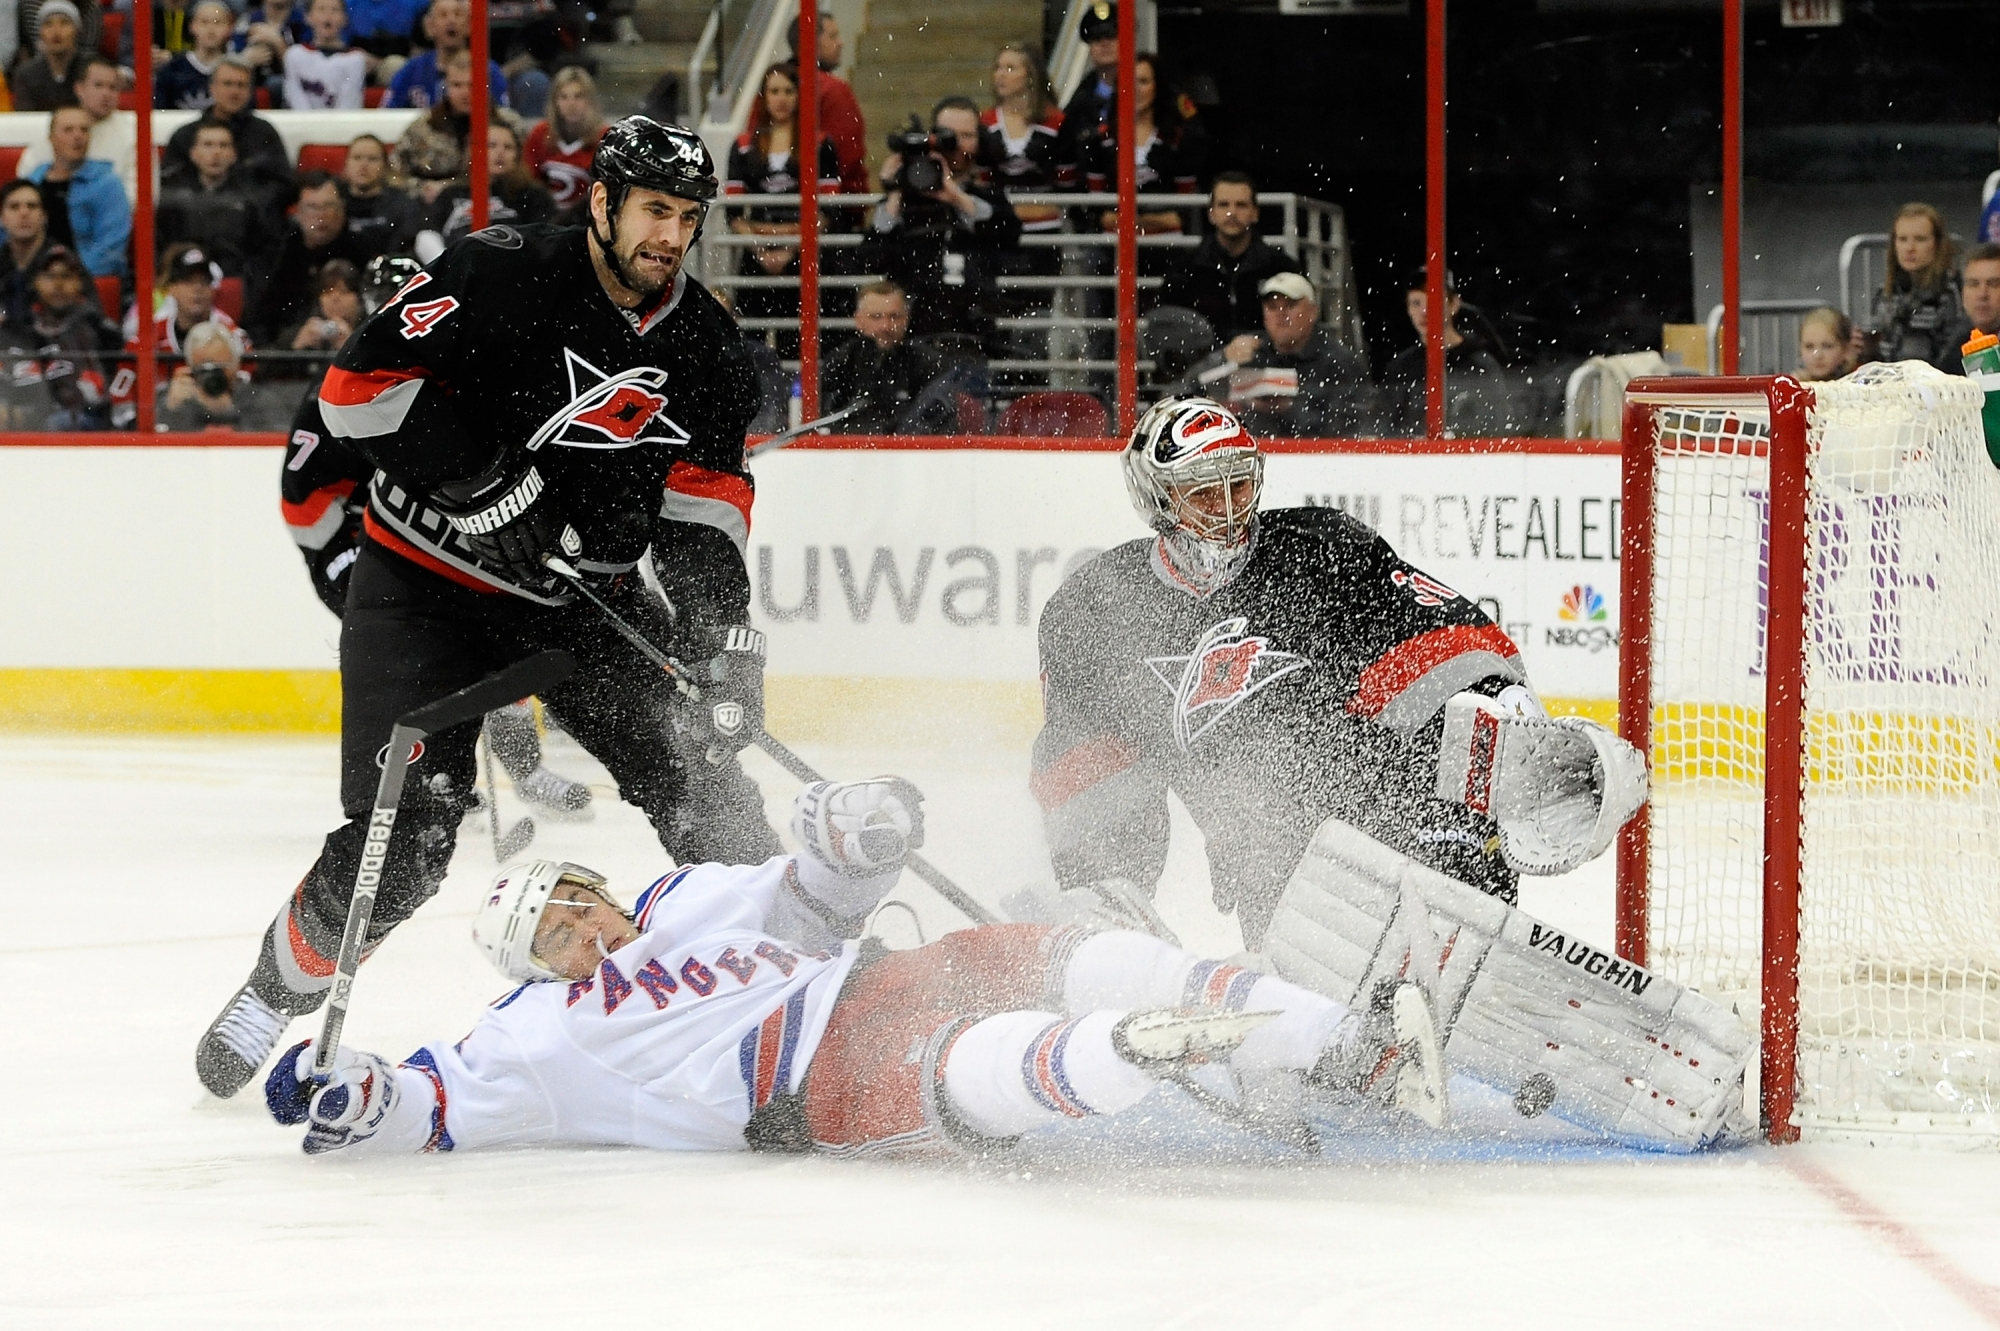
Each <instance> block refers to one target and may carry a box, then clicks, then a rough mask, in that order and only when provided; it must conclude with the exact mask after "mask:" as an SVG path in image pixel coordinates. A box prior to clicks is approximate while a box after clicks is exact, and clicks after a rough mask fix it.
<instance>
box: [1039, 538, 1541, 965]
mask: <svg viewBox="0 0 2000 1331" xmlns="http://www.w3.org/2000/svg"><path fill="white" fill-rule="evenodd" d="M1255 541H1256V544H1255V547H1254V549H1253V551H1252V554H1251V556H1250V559H1249V562H1248V564H1247V565H1246V566H1245V567H1244V568H1243V570H1242V571H1241V572H1240V573H1239V574H1238V575H1237V576H1236V578H1235V579H1234V580H1233V581H1231V582H1230V583H1228V584H1227V585H1226V586H1224V587H1222V588H1220V589H1219V590H1217V591H1214V592H1212V593H1210V594H1208V595H1199V594H1197V593H1195V592H1194V591H1193V590H1192V589H1190V588H1188V587H1186V585H1185V584H1183V583H1182V582H1181V581H1180V580H1179V579H1178V578H1177V577H1175V575H1174V573H1173V570H1172V569H1171V567H1169V566H1168V565H1167V564H1166V563H1165V561H1164V559H1163V557H1162V555H1161V552H1160V549H1159V540H1158V538H1151V539H1147V540H1140V541H1131V542H1128V543H1126V544H1124V545H1121V546H1119V547H1117V548H1116V549H1113V550H1109V551H1106V552H1105V553H1104V554H1102V555H1100V556H1098V557H1097V558H1096V559H1094V560H1092V561H1091V562H1090V563H1088V564H1086V565H1084V566H1083V567H1082V568H1080V569H1078V570H1077V571H1076V572H1075V573H1074V574H1073V575H1072V576H1071V577H1070V578H1069V580H1068V581H1066V582H1065V583H1063V585H1062V586H1061V587H1060V588H1058V589H1057V591H1056V594H1055V595H1054V596H1053V597H1052V598H1051V599H1050V601H1049V603H1048V605H1047V607H1046V608H1045V609H1044V610H1043V612H1042V619H1041V660H1042V680H1043V708H1044V718H1045V719H1044V723H1043V726H1042V731H1041V734H1040V736H1039V737H1038V738H1037V739H1036V741H1035V751H1034V775H1033V780H1032V789H1033V792H1034V795H1035V797H1036V799H1037V801H1038V802H1039V803H1040V805H1041V807H1042V811H1043V817H1044V821H1045V824H1046V828H1047V833H1048V842H1049V849H1050V852H1051V855H1052V857H1053V859H1054V861H1055V870H1056V877H1057V880H1058V881H1059V883H1060V884H1061V885H1062V886H1063V887H1065V888H1071V887H1080V886H1083V885H1086V884H1088V883H1090V882H1093V881H1096V880H1098V879H1102V878H1112V877H1122V878H1129V879H1132V880H1134V881H1135V882H1138V883H1140V884H1142V885H1145V886H1148V887H1150V885H1152V884H1153V883H1155V882H1156V881H1157V880H1158V878H1159V876H1160V873H1161V870H1162V869H1163V868H1164V866H1165V863H1166V854H1167V839H1168V834H1167V792H1168V791H1170V790H1171V791H1172V792H1173V793H1174V794H1175V795H1177V796H1179V797H1180V799H1181V802H1182V803H1183V804H1184V805H1186V807H1187V809H1188V812H1189V813H1190V814H1192V815H1193V817H1194V820H1195V822H1196V823H1197V824H1199V826H1200V827H1201V830H1202V832H1203V833H1204V835H1205V836H1206V837H1207V840H1208V861H1209V869H1210V876H1211V879H1212V881H1213V883H1214V888H1215V899H1216V905H1217V907H1218V908H1219V909H1221V910H1224V911H1230V910H1234V911H1235V912H1237V915H1238V918H1239V922H1240V923H1241V925H1242V928H1243V935H1244V941H1245V943H1246V944H1247V945H1249V946H1251V947H1256V946H1258V945H1259V943H1260V942H1261V941H1262V938H1263V935H1264V930H1265V928H1266V926H1267V925H1268V924H1269V923H1270V919H1271V913H1272V911H1273V909H1274V908H1275V906H1276V904H1277V899H1278V896H1279V894H1280V893H1281V892H1282V891H1283V889H1284V885H1285V882H1286V880H1287V878H1289V877H1290V875H1291V871H1292V868H1293V866H1294V865H1295V864H1296V863H1297V861H1298V858H1299V855H1300V854H1301V853H1302V852H1303V850H1304V849H1305V845H1306V843H1307V841H1308V840H1309V839H1310V838H1311V836H1312V833H1313V830H1314V829H1315V828H1317V827H1318V826H1319V824H1320V823H1321V822H1323V821H1324V820H1325V819H1327V818H1328V817H1330V816H1334V815H1338V816H1339V817H1341V818H1342V819H1345V820H1346V821H1348V822H1350V823H1353V824H1354V825H1355V826H1357V827H1359V828H1361V829H1362V830H1364V831H1366V832H1367V833H1368V834H1369V835H1371V836H1373V837H1375V838H1376V839H1377V840H1380V841H1382V842H1384V843H1385V844H1387V845H1389V846H1392V847H1394V848H1395V849H1397V850H1399V851H1401V852H1402V853H1404V854H1405V855H1408V856H1410V857H1412V858H1414V859H1417V860H1420V861H1422V862H1423V863H1425V864H1428V865H1430V866H1431V867H1433V868H1435V869H1438V870H1439V871H1441V872H1443V873H1447V874H1449V875H1451V876H1452V877H1453V878H1456V879H1458V880H1460V881H1461V882H1466V883H1470V884H1472V885H1474V886H1476V887H1479V888H1482V889H1483V890H1485V891H1488V892H1491V893H1493V894H1495V895H1497V896H1500V897H1501V898H1503V899H1504V900H1506V901H1508V902H1510V903H1511V902H1512V901H1513V899H1514V895H1515V893H1514V886H1515V877H1514V874H1513V871H1512V870H1511V869H1509V868H1508V867H1507V865H1506V863H1505V862H1504V861H1503V860H1502V859H1501V858H1500V854H1499V842H1498V838H1497V829H1496V828H1495V827H1494V825H1493V823H1492V822H1491V820H1489V819H1487V818H1485V817H1483V816H1481V815H1478V814H1475V813H1473V812H1471V811H1470V810H1468V809H1466V808H1464V807H1463V806H1461V805H1458V804H1455V803H1450V802H1447V801H1443V800H1439V799H1437V798H1436V797H1435V795H1434V794H1433V784H1434V782H1435V779H1436V772H1437V752H1438V743H1439V737H1440V734H1441V731H1442V729H1443V707H1444V703H1445V700H1446V699H1448V698H1450V697H1451V696H1452V695H1453V694H1455V693H1458V692H1461V691H1464V690H1467V689H1471V690H1476V691H1478V692H1482V693H1487V694H1491V695H1498V694H1499V693H1500V692H1501V691H1503V690H1505V689H1506V688H1508V687H1510V686H1515V685H1525V684H1526V681H1527V677H1526V674H1525V672H1524V671H1523V670H1522V666H1521V659H1520V654H1519V652H1518V650H1517V649H1516V648H1515V646H1514V644H1513V642H1512V641H1511V640H1510V639H1509V638H1508V637H1507V635H1506V634H1505V633H1504V632H1502V631H1501V629H1500V628H1499V626H1498V625H1496V624H1494V623H1493V622H1492V621H1491V620H1490V619H1488V618H1487V617H1486V616H1485V614H1484V613H1482V612H1481V611H1480V610H1479V608H1478V607H1477V606H1475V605H1473V604H1472V602H1470V601H1468V600H1466V599H1465V598H1464V597H1462V596H1460V595H1459V594H1458V593H1457V592H1455V591H1453V590H1452V589H1451V588H1450V587H1447V586H1445V585H1444V584H1443V583H1440V582H1438V581H1437V580H1436V579H1433V578H1431V577H1428V576H1426V575H1425V574H1423V573H1422V572H1420V571H1418V570H1417V569H1415V568H1412V567H1411V566H1410V565H1409V564H1407V563H1405V562H1404V561H1403V560H1402V559H1400V558H1399V557H1397V555H1396V553H1395V551H1394V550H1392V549H1390V547H1389V545H1388V543H1387V542H1385V541H1383V540H1382V539H1381V538H1380V537H1378V536H1376V535H1375V534H1374V533H1373V532H1372V531H1370V530H1369V529H1368V528H1367V527H1365V526H1363V525H1362V524H1361V523H1359V522H1357V521H1355V520H1354V519H1352V518H1349V517H1347V516H1346V515H1344V514H1342V513H1339V512H1338V511H1336V510H1332V509H1318V508H1297V509H1277V510H1272V511H1268V512H1265V513H1263V514H1262V515H1260V516H1259V518H1258V523H1257V531H1256V536H1255Z"/></svg>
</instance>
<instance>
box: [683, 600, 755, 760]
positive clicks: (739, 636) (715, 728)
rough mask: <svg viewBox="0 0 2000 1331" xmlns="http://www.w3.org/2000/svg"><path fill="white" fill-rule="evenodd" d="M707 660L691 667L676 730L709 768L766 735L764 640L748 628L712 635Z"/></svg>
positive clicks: (736, 626)
mask: <svg viewBox="0 0 2000 1331" xmlns="http://www.w3.org/2000/svg"><path fill="white" fill-rule="evenodd" d="M701 645H702V647H703V648H705V649H706V650H707V651H708V652H709V653H710V655H709V657H708V659H706V660H704V661H702V662H700V663H699V664H697V665H691V666H689V667H688V675H689V677H690V678H689V682H690V683H691V684H692V685H693V687H692V688H688V689H683V690H682V691H681V692H680V694H679V695H678V704H677V707H676V710H675V716H674V728H675V730H676V731H677V732H679V733H680V734H682V735H684V736H685V737H686V741H687V747H688V748H689V749H691V750H692V751H694V752H696V753H700V754H702V755H703V756H704V757H706V758H707V759H708V761H709V762H712V763H713V762H720V761H721V760H722V758H723V756H724V755H726V754H731V753H740V752H741V751H742V750H743V749H744V748H745V747H747V746H748V745H750V744H753V743H755V742H756V739H757V736H758V735H760V734H762V733H763V731H764V650H765V649H764V635H763V634H762V633H760V632H758V631H757V630H756V629H753V628H751V627H750V626H749V625H747V624H732V625H730V626H729V627H727V628H719V629H714V630H711V631H710V632H709V633H708V635H707V636H706V639H705V640H704V642H703V643H702V644H701Z"/></svg>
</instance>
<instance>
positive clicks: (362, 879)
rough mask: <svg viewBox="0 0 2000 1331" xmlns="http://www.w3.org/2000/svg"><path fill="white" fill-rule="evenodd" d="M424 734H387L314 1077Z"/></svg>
mask: <svg viewBox="0 0 2000 1331" xmlns="http://www.w3.org/2000/svg"><path fill="white" fill-rule="evenodd" d="M423 738H424V732H423V731H421V730H418V729H417V728H416V727H414V726H406V725H400V724H399V725H397V727H396V728H395V729H394V730H392V731H391V732H390V733H389V751H388V754H387V756H386V757H385V759H384V760H383V763H382V779H381V780H380V781H379V782H377V783H376V786H375V807H374V809H373V810H372V811H371V812H370V813H369V815H368V833H367V837H366V839H365V840H364V841H363V842H362V845H361V864H360V866H359V867H358V868H356V869H355V871H354V898H353V900H351V901H349V902H348V903H347V927H346V928H344V929H343V930H341V934H340V959H339V960H338V961H337V962H335V963H334V970H333V987H332V988H331V989H330V990H329V991H328V992H327V996H326V1018H325V1020H324V1021H323V1022H321V1024H320V1032H319V1043H318V1044H317V1045H316V1046H315V1047H314V1048H313V1075H314V1076H316V1077H325V1076H327V1075H328V1074H329V1073H331V1072H332V1071H333V1055H334V1051H335V1050H336V1049H338V1048H339V1046H340V1032H341V1029H342V1028H343V1027H345V1026H346V1025H347V1002H348V998H349V997H350V995H351V994H352V993H353V990H354V973H355V972H356V971H358V970H359V969H360V968H361V944H362V940H363V939H364V938H366V937H367V935H368V921H369V918H370V917H371V916H373V915H374V913H375V893H376V892H377V890H379V889H380V888H381V886H382V866H383V863H384V862H385V861H386V860H387V859H388V856H389V837H390V835H391V833H393V832H394V830H395V827H396V810H397V808H398V807H399V806H400V805H401V804H402V802H403V777H404V776H405V774H407V773H408V772H409V770H410V759H411V757H412V756H413V755H414V754H415V753H416V747H417V742H418V741H419V740H421V739H423Z"/></svg>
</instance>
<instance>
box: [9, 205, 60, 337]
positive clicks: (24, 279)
mask: <svg viewBox="0 0 2000 1331" xmlns="http://www.w3.org/2000/svg"><path fill="white" fill-rule="evenodd" d="M0 231H4V232H5V233H6V237H7V243H6V245H5V246H4V247H0V319H14V320H17V321H18V320H19V319H22V318H25V317H26V316H27V312H28V306H29V304H30V303H31V301H32V299H33V296H32V293H31V292H30V290H29V285H28V274H29V273H31V272H33V271H34V267H35V261H36V260H37V259H39V258H41V257H42V251H43V250H46V249H47V248H48V247H49V213H48V210H47V209H46V208H44V207H43V206H42V190H41V187H40V186H39V185H37V184H35V182H34V181H32V180H13V181H9V182H8V183H7V184H6V186H4V187H0Z"/></svg>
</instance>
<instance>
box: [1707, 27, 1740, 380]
mask: <svg viewBox="0 0 2000 1331" xmlns="http://www.w3.org/2000/svg"><path fill="white" fill-rule="evenodd" d="M1742 269H1743V0H1722V329H1721V333H1720V340H1721V343H1722V346H1721V352H1722V355H1721V361H1722V363H1721V364H1720V365H1717V366H1714V367H1713V368H1714V369H1715V371H1716V372H1717V373H1719V374H1725V375H1731V374H1737V373H1740V372H1741V369H1742V367H1741V364H1740V363H1739V362H1740V358H1741V356H1742V349H1743V271H1742Z"/></svg>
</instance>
